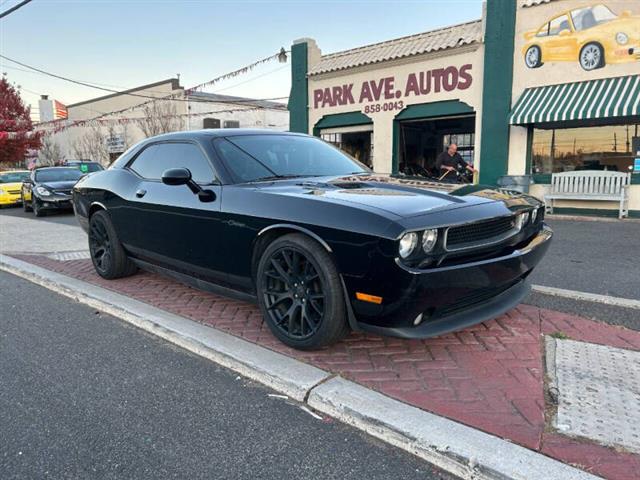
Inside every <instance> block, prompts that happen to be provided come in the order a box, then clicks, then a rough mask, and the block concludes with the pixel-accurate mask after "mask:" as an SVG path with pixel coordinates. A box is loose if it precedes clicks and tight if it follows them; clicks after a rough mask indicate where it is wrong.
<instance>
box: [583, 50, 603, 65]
mask: <svg viewBox="0 0 640 480" xmlns="http://www.w3.org/2000/svg"><path fill="white" fill-rule="evenodd" d="M599 64H600V49H599V48H598V47H596V46H595V45H590V46H588V47H586V48H585V49H584V50H583V52H582V66H583V67H585V68H586V69H588V70H591V69H592V68H595V67H597V66H598V65H599Z"/></svg>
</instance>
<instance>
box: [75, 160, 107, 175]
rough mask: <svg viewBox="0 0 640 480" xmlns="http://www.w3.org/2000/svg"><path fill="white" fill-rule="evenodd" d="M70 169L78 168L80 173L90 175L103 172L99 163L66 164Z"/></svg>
mask: <svg viewBox="0 0 640 480" xmlns="http://www.w3.org/2000/svg"><path fill="white" fill-rule="evenodd" d="M67 165H69V166H70V167H78V168H79V169H80V171H81V172H82V173H92V172H98V171H100V170H104V167H103V166H102V165H100V164H99V163H94V162H67Z"/></svg>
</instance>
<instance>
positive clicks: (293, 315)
mask: <svg viewBox="0 0 640 480" xmlns="http://www.w3.org/2000/svg"><path fill="white" fill-rule="evenodd" d="M256 284H257V285H256V286H257V293H258V303H259V305H260V309H261V310H262V314H263V316H264V318H265V320H266V322H267V324H268V325H269V328H270V329H271V331H272V332H273V334H274V335H275V336H276V337H277V338H278V339H279V340H280V341H282V342H283V343H285V344H286V345H288V346H290V347H293V348H297V349H301V350H312V349H316V348H320V347H323V346H325V345H330V344H332V343H335V342H337V341H338V340H339V339H340V338H342V337H343V336H344V335H346V333H347V332H348V324H347V321H346V311H345V302H344V296H343V290H342V282H341V281H340V276H339V275H338V271H337V269H336V267H335V265H334V263H333V260H332V259H331V257H330V256H329V254H328V253H327V251H326V250H325V249H324V248H322V246H321V245H319V244H318V243H317V242H316V241H314V240H312V239H310V238H309V237H307V236H305V235H302V234H289V235H285V236H282V237H279V238H277V239H276V240H275V241H274V242H272V243H271V244H270V245H269V246H268V247H267V248H266V249H265V251H264V253H263V254H262V256H261V258H260V260H259V263H258V269H257V278H256Z"/></svg>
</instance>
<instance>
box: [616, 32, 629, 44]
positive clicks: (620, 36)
mask: <svg viewBox="0 0 640 480" xmlns="http://www.w3.org/2000/svg"><path fill="white" fill-rule="evenodd" d="M616 42H618V44H619V45H626V44H627V43H628V42H629V37H628V36H627V34H626V33H624V32H618V33H616Z"/></svg>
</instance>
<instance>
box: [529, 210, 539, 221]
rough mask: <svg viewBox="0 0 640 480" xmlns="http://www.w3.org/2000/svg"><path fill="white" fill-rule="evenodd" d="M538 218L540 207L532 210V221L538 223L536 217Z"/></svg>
mask: <svg viewBox="0 0 640 480" xmlns="http://www.w3.org/2000/svg"><path fill="white" fill-rule="evenodd" d="M537 218H538V209H537V208H534V209H533V210H531V223H536V219H537Z"/></svg>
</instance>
